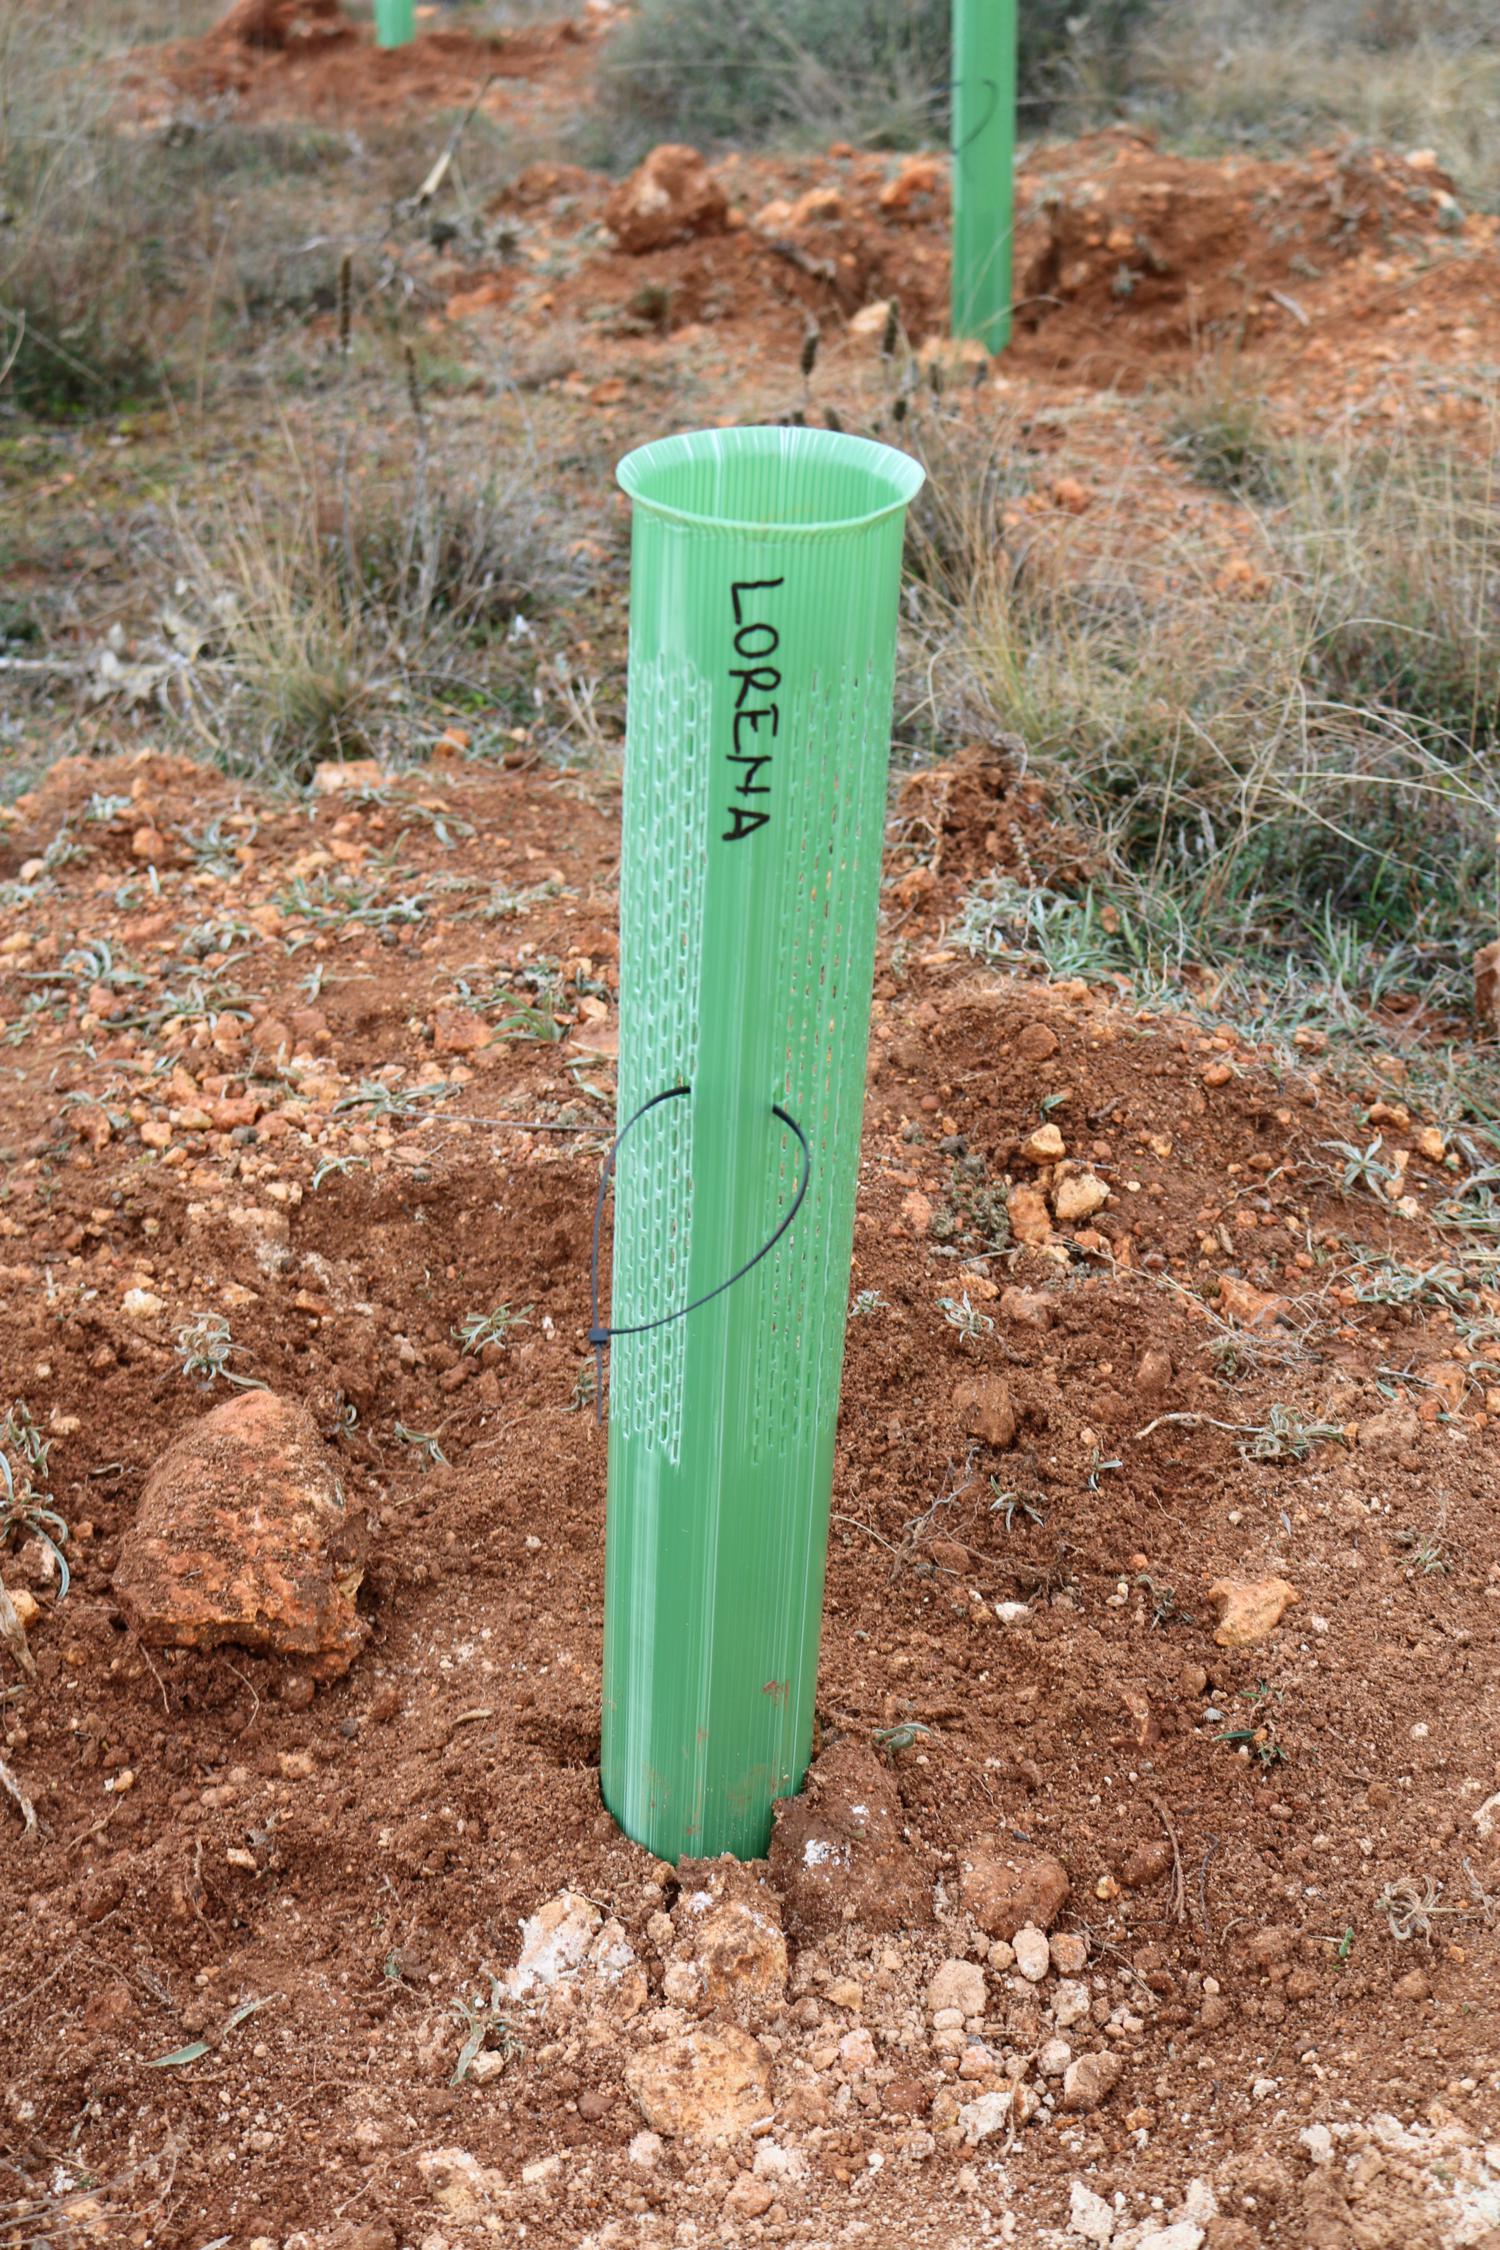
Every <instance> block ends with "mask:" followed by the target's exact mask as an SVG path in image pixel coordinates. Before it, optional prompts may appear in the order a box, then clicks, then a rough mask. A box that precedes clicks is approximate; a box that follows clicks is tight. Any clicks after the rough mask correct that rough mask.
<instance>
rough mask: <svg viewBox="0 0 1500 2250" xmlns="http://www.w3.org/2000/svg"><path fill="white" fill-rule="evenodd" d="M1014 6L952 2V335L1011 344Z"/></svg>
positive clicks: (1012, 2) (994, 0) (1007, 1)
mask: <svg viewBox="0 0 1500 2250" xmlns="http://www.w3.org/2000/svg"><path fill="white" fill-rule="evenodd" d="M1015 158H1016V0H953V333H954V335H955V336H956V337H960V338H968V337H973V338H977V340H978V341H979V342H980V343H981V344H983V345H984V347H985V349H986V350H987V351H991V352H999V351H1003V350H1004V349H1005V346H1006V345H1007V344H1008V343H1009V342H1010V296H1011V264H1012V241H1013V237H1014V233H1015Z"/></svg>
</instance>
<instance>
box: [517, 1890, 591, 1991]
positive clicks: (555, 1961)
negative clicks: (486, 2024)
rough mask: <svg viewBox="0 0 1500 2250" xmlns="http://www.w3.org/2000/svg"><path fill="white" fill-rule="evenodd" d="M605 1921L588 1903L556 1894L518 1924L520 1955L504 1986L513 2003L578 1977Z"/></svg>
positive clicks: (573, 1893) (568, 1893)
mask: <svg viewBox="0 0 1500 2250" xmlns="http://www.w3.org/2000/svg"><path fill="white" fill-rule="evenodd" d="M603 1920H604V1917H603V1915H602V1914H601V1913H600V1912H599V1909H598V1907H597V1906H595V1905H594V1904H593V1902H592V1900H590V1899H586V1898H583V1897H580V1895H579V1893H578V1892H577V1891H559V1892H558V1894H557V1897H556V1898H552V1899H549V1900H548V1901H547V1903H546V1905H545V1906H542V1907H539V1908H538V1909H537V1911H536V1913H535V1914H533V1915H531V1916H530V1917H529V1918H528V1919H527V1920H526V1921H524V1922H523V1923H522V1924H521V1953H520V1958H519V1959H518V1961H517V1962H516V1965H515V1967H514V1968H513V1969H510V1970H508V1971H507V1972H506V1975H505V1978H504V1984H505V1989H506V1991H507V1992H508V1993H509V1994H510V1996H511V1998H512V1999H513V2000H526V1999H530V1998H531V1997H532V1996H533V1995H536V1994H540V1993H546V1992H549V1991H550V1990H551V1989H552V1988H553V1986H555V1985H558V1984H561V1983H563V1982H564V1981H565V1980H566V1979H568V1978H572V1977H576V1976H578V1975H579V1974H580V1973H581V1971H582V1969H583V1965H584V1962H585V1961H586V1960H587V1958H588V1952H589V1948H590V1946H591V1945H592V1944H593V1942H594V1938H595V1936H596V1934H597V1932H598V1930H599V1928H600V1926H601V1924H602V1922H603Z"/></svg>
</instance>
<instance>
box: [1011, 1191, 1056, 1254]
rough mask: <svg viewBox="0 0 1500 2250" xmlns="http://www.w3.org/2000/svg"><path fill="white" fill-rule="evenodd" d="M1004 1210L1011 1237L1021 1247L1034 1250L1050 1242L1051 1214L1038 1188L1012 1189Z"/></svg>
mask: <svg viewBox="0 0 1500 2250" xmlns="http://www.w3.org/2000/svg"><path fill="white" fill-rule="evenodd" d="M1005 1209H1006V1215H1007V1217H1008V1218H1009V1220H1010V1231H1011V1235H1012V1237H1013V1238H1014V1240H1015V1241H1017V1242H1019V1243H1020V1244H1022V1246H1023V1247H1027V1246H1029V1247H1031V1248H1036V1247H1038V1246H1039V1245H1041V1244H1042V1243H1044V1242H1050V1241H1051V1240H1052V1214H1051V1212H1050V1211H1049V1210H1048V1208H1047V1198H1046V1197H1045V1195H1043V1193H1042V1191H1041V1189H1040V1188H1034V1187H1018V1188H1012V1189H1011V1191H1010V1195H1009V1198H1008V1199H1007V1202H1006V1206H1005Z"/></svg>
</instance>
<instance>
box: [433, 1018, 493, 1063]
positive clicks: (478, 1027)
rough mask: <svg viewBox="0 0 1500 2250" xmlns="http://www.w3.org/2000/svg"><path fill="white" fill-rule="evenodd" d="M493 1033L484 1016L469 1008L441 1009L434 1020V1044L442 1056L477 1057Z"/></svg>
mask: <svg viewBox="0 0 1500 2250" xmlns="http://www.w3.org/2000/svg"><path fill="white" fill-rule="evenodd" d="M492 1036H493V1035H492V1033H491V1031H490V1027H489V1025H488V1024H487V1023H486V1022H485V1020H484V1018H483V1016H476V1015H475V1014H474V1013H473V1011H472V1010H471V1009H469V1008H439V1009H438V1010H437V1012H436V1013H435V1015H434V1016H433V1019H432V1044H433V1046H434V1047H435V1048H436V1050H437V1052H438V1053H439V1054H440V1055H475V1054H478V1052H479V1050H480V1048H481V1047H487V1046H488V1045H489V1043H490V1040H491V1037H492Z"/></svg>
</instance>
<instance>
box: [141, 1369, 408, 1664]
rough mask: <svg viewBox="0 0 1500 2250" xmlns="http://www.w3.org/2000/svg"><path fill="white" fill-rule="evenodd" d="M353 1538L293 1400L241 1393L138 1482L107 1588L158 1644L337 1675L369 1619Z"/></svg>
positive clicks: (323, 1456)
mask: <svg viewBox="0 0 1500 2250" xmlns="http://www.w3.org/2000/svg"><path fill="white" fill-rule="evenodd" d="M363 1574H364V1557H363V1538H362V1534H361V1531H360V1528H359V1525H358V1523H357V1521H356V1520H355V1519H354V1518H352V1517H351V1515H350V1513H349V1511H348V1510H347V1509H346V1507H345V1505H344V1497H343V1490H342V1487H341V1485H340V1483H339V1480H338V1478H337V1476H336V1475H335V1474H334V1470H333V1466H332V1464H331V1462H330V1460H329V1457H328V1455H327V1453H326V1452H325V1450H324V1447H323V1442H322V1440H321V1438H320V1437H319V1436H318V1432H317V1428H316V1426H315V1424H314V1422H313V1420H312V1417H311V1416H310V1415H309V1414H308V1413H307V1411H306V1409H305V1408H304V1407H301V1406H294V1405H293V1404H292V1403H291V1402H290V1401H289V1400H287V1399H282V1398H278V1397H277V1396H276V1395H275V1393H274V1392H272V1391H244V1392H242V1393H241V1394H240V1396H239V1397H237V1398H232V1399H230V1400H228V1402H227V1403H226V1404H225V1405H223V1406H219V1407H215V1408H214V1410H213V1412H212V1413H210V1414H205V1415H204V1416H203V1417H202V1418H201V1420H199V1421H198V1422H196V1423H194V1425H193V1426H192V1428H191V1429H189V1430H188V1431H187V1432H186V1433H185V1434H184V1435H183V1436H182V1437H180V1438H179V1439H178V1441H177V1443H176V1444H175V1445H174V1446H173V1447H172V1448H171V1449H170V1451H169V1452H168V1453H167V1454H166V1455H165V1456H164V1457H163V1459H162V1460H161V1461H159V1462H158V1464H157V1466H156V1467H155V1468H154V1469H153V1470H152V1472H151V1474H150V1476H149V1477H148V1478H147V1480H146V1485H145V1489H144V1490H143V1492H142V1494H141V1500H140V1507H139V1509H138V1510H137V1513H136V1519H135V1522H134V1523H133V1524H132V1525H131V1527H130V1529H129V1530H128V1531H127V1532H126V1534H125V1537H124V1539H123V1540H122V1542H121V1547H120V1561H119V1566H118V1568H117V1570H116V1572H115V1577H114V1594H115V1599H116V1601H117V1602H118V1603H119V1605H120V1608H121V1610H122V1611H123V1612H124V1615H125V1617H126V1620H127V1622H128V1623H129V1624H130V1625H131V1627H132V1628H133V1630H134V1631H136V1632H137V1633H139V1634H140V1636H141V1639H142V1640H143V1641H146V1642H148V1643H149V1644H150V1645H152V1646H153V1647H157V1648H219V1647H223V1646H225V1645H226V1644H228V1645H232V1646H235V1647H239V1648H248V1649H254V1650H256V1651H258V1652H259V1653H261V1654H264V1655H267V1656H280V1657H291V1658H295V1659H298V1660H299V1661H301V1662H302V1664H303V1665H304V1666H305V1668H306V1670H307V1671H308V1672H309V1673H310V1674H311V1675H312V1676H313V1677H315V1678H320V1679H337V1678H338V1677H339V1676H340V1674H342V1673H344V1672H347V1671H348V1669H349V1666H350V1665H351V1664H352V1663H353V1661H354V1659H355V1657H356V1656H357V1655H358V1653H359V1651H360V1649H361V1648H362V1647H363V1645H364V1642H365V1638H366V1635H367V1633H368V1631H369V1628H368V1627H367V1626H366V1625H365V1623H364V1621H363V1620H362V1619H361V1618H360V1617H359V1615H358V1614H357V1612H356V1610H355V1606H354V1596H355V1593H356V1591H357V1589H358V1586H359V1583H360V1580H361V1578H362V1576H363Z"/></svg>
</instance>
